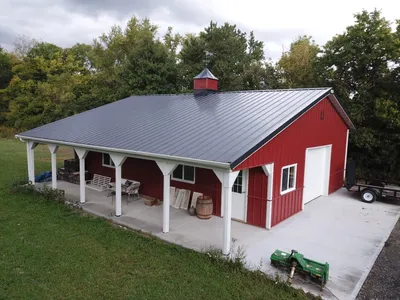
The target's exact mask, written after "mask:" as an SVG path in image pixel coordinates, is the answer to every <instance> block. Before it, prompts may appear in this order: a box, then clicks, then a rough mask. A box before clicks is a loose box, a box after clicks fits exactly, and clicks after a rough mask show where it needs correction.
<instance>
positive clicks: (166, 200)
mask: <svg viewBox="0 0 400 300" xmlns="http://www.w3.org/2000/svg"><path fill="white" fill-rule="evenodd" d="M156 163H157V165H158V167H159V168H160V170H161V172H162V173H163V177H164V181H163V182H164V184H163V186H164V188H163V232H164V233H167V232H169V205H170V180H171V178H170V177H171V173H172V171H173V170H174V169H175V168H176V166H177V164H174V163H168V162H164V161H157V160H156Z"/></svg>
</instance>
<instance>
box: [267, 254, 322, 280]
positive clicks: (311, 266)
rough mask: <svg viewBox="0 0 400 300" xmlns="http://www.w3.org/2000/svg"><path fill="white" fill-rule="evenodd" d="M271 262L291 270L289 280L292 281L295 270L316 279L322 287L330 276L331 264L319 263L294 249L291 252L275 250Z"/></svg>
mask: <svg viewBox="0 0 400 300" xmlns="http://www.w3.org/2000/svg"><path fill="white" fill-rule="evenodd" d="M271 264H272V265H273V266H276V267H280V268H283V269H286V270H288V271H290V275H289V279H288V281H289V282H290V283H291V281H292V278H293V275H294V272H295V271H297V272H298V273H299V274H301V275H303V276H305V277H308V278H310V279H311V280H313V281H316V282H317V283H319V284H320V285H321V288H322V287H323V286H324V285H325V284H326V282H327V281H328V277H329V264H328V263H325V264H322V263H319V262H316V261H314V260H311V259H308V258H305V257H304V255H303V254H300V253H298V252H297V251H296V250H292V252H291V253H287V252H283V251H280V250H275V252H274V253H272V255H271Z"/></svg>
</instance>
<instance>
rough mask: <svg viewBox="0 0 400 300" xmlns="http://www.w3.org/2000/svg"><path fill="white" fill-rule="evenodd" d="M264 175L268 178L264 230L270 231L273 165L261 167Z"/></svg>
mask: <svg viewBox="0 0 400 300" xmlns="http://www.w3.org/2000/svg"><path fill="white" fill-rule="evenodd" d="M262 169H263V170H264V173H265V175H267V176H268V191H267V220H266V226H265V227H266V228H267V229H271V222H272V197H273V188H274V163H271V164H268V165H264V166H262Z"/></svg>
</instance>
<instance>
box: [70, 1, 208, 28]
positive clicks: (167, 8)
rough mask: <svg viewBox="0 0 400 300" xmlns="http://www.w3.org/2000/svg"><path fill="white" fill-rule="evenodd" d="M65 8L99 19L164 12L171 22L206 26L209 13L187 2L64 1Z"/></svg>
mask: <svg viewBox="0 0 400 300" xmlns="http://www.w3.org/2000/svg"><path fill="white" fill-rule="evenodd" d="M63 4H64V5H65V7H66V8H67V9H68V10H70V11H73V12H77V13H82V14H85V15H90V16H94V17H98V16H100V15H102V14H108V15H111V16H114V17H116V18H129V17H131V16H132V14H135V15H139V16H141V17H150V16H151V15H153V14H154V13H157V12H159V11H164V12H165V16H166V17H167V18H169V19H170V20H171V21H173V20H177V21H178V22H180V23H185V22H188V23H192V24H193V23H194V24H196V25H202V24H204V20H205V19H207V18H209V17H210V16H209V13H207V11H206V10H205V9H204V8H203V7H202V6H201V5H200V6H196V5H193V2H192V3H191V2H190V1H185V0H168V1H165V0H85V1H81V0H63Z"/></svg>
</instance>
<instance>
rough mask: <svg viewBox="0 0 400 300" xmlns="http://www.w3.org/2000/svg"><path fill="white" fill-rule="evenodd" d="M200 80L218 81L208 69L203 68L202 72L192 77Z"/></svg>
mask: <svg viewBox="0 0 400 300" xmlns="http://www.w3.org/2000/svg"><path fill="white" fill-rule="evenodd" d="M202 78H204V79H205V78H208V79H215V80H218V78H217V77H215V76H214V74H213V73H211V71H210V70H209V69H208V68H205V69H204V70H203V71H201V72H200V74H198V75H197V76H195V77H194V79H202Z"/></svg>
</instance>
